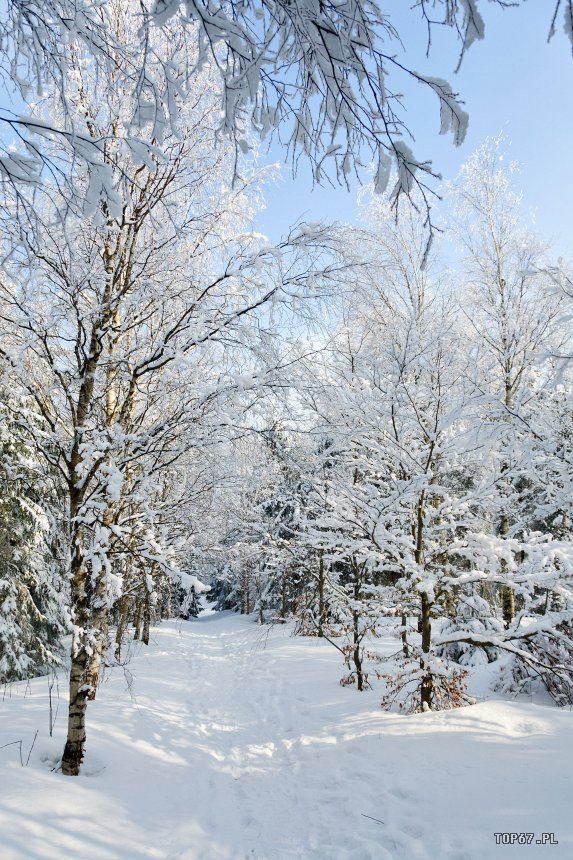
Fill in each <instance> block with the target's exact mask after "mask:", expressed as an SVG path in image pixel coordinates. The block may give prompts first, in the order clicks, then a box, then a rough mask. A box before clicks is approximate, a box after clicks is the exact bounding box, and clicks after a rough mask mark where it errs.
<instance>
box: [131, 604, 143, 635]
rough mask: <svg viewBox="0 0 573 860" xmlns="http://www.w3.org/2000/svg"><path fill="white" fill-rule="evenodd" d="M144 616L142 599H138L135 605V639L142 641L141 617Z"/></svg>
mask: <svg viewBox="0 0 573 860" xmlns="http://www.w3.org/2000/svg"><path fill="white" fill-rule="evenodd" d="M142 615H143V600H142V599H141V597H137V598H136V603H135V618H134V619H133V627H134V630H133V638H134V639H141V616H142Z"/></svg>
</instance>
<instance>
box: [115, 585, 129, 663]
mask: <svg viewBox="0 0 573 860" xmlns="http://www.w3.org/2000/svg"><path fill="white" fill-rule="evenodd" d="M118 604H119V618H118V622H117V630H116V631H115V659H116V660H117V661H118V662H119V660H120V659H121V645H122V641H123V634H124V633H125V628H126V626H127V613H128V612H129V597H128V596H127V594H123V595H122V596H121V597H120V598H119V600H118Z"/></svg>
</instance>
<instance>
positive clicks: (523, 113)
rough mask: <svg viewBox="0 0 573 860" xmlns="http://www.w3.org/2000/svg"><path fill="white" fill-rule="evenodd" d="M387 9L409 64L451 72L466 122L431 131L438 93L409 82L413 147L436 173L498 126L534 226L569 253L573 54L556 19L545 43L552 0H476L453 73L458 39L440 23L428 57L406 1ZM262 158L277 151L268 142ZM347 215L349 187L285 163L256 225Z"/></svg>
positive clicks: (277, 227) (273, 228)
mask: <svg viewBox="0 0 573 860" xmlns="http://www.w3.org/2000/svg"><path fill="white" fill-rule="evenodd" d="M381 5H382V6H383V8H385V10H386V9H390V7H391V6H392V5H394V6H395V7H396V8H397V10H398V11H397V12H392V13H390V17H391V20H392V22H393V23H394V24H395V26H396V28H397V29H398V31H399V32H400V35H401V37H402V40H403V42H404V44H405V48H406V54H405V57H406V60H407V62H408V63H409V64H410V66H411V68H413V69H415V70H416V71H420V72H427V73H428V74H432V75H434V76H437V77H444V78H446V79H447V80H449V81H450V83H451V84H452V87H453V88H454V90H455V91H456V92H459V93H460V95H461V96H462V97H463V99H464V101H465V107H466V110H467V111H468V112H469V115H470V125H469V130H468V134H467V137H466V141H465V142H464V144H463V146H461V147H459V148H456V147H455V146H454V145H453V143H452V140H451V137H449V136H448V137H442V136H440V135H439V134H438V131H439V113H438V107H437V100H436V99H435V98H432V96H431V94H429V93H426V92H425V91H424V89H423V88H422V87H421V86H419V85H417V86H416V88H415V89H414V90H413V91H412V92H406V96H407V103H406V106H407V108H408V114H407V117H406V119H407V123H408V124H409V126H410V128H411V130H412V131H413V132H414V134H415V138H416V140H415V144H414V146H413V149H414V152H415V153H416V155H417V156H418V157H419V158H429V159H431V160H432V162H433V165H434V168H435V169H436V170H437V171H438V172H440V173H441V174H442V175H443V177H444V178H445V179H448V178H449V179H452V178H454V176H455V174H456V173H457V170H458V168H459V166H460V165H461V164H462V162H463V161H464V160H465V159H466V158H467V157H468V156H469V155H470V153H471V152H473V151H474V150H475V149H476V148H477V146H479V144H480V143H482V142H483V140H484V139H485V138H486V137H496V136H497V135H498V134H499V133H500V132H503V133H504V137H505V138H506V140H507V156H508V158H510V159H515V160H517V161H519V162H520V163H521V173H520V174H519V175H517V177H516V185H517V187H518V188H520V189H521V190H523V192H524V207H525V209H526V210H529V209H533V210H535V218H536V220H535V230H536V231H537V232H538V233H539V234H540V235H541V237H542V238H543V239H545V240H548V241H551V242H552V245H553V247H554V249H555V254H556V255H563V256H565V257H569V258H570V257H572V256H573V57H572V54H571V45H570V43H569V42H568V40H567V38H566V36H565V34H564V33H563V28H562V23H561V21H559V22H558V31H557V33H556V36H555V37H554V39H553V40H552V41H551V43H550V44H547V32H548V29H549V24H550V20H551V15H552V11H553V8H554V3H553V2H550V0H528V2H526V3H525V4H524V5H523V7H522V8H509V9H505V10H502V9H500V8H499V7H498V6H497V5H496V4H493V3H491V4H481V5H482V6H483V10H482V14H483V16H484V19H485V23H486V36H485V39H484V40H483V41H482V42H478V43H474V45H473V46H472V47H471V49H470V51H469V52H468V53H467V55H466V57H465V59H464V62H463V64H462V68H461V70H460V71H459V73H458V74H455V73H454V69H455V66H456V65H457V59H458V54H459V46H458V44H457V42H456V40H455V38H454V34H453V33H452V32H451V31H449V30H447V31H446V29H445V28H442V29H441V31H440V32H438V31H436V33H435V39H434V44H433V47H432V50H431V54H430V58H429V60H428V61H426V59H425V30H424V28H423V26H422V25H421V24H419V23H418V21H417V18H416V16H415V14H414V13H413V12H412V11H411V10H410V5H411V4H410V2H409V0H394V4H392V3H391V2H389V0H387V2H386V3H383V4H381ZM268 158H269V160H275V159H276V160H279V159H280V158H281V150H280V149H279V148H278V147H275V148H273V149H272V151H271V153H270V154H269V156H268ZM300 216H303V217H304V218H306V219H308V220H318V219H328V220H334V219H336V220H340V221H350V222H352V221H353V220H355V218H356V194H355V192H353V193H348V192H347V191H346V190H344V189H343V188H336V189H331V188H315V189H314V190H313V189H312V182H311V179H310V174H309V171H308V170H307V169H301V170H300V171H299V175H298V177H297V178H296V179H293V178H292V176H291V174H290V171H289V168H288V166H286V167H284V168H283V179H282V181H281V182H280V184H279V185H278V186H277V187H276V188H274V189H273V190H272V191H271V193H270V194H269V196H268V202H267V209H266V210H265V211H264V212H263V213H261V215H260V216H259V218H258V220H257V227H258V229H261V230H263V231H264V232H266V233H268V235H269V236H270V238H271V239H273V240H276V239H277V238H278V237H279V235H280V234H281V233H283V232H284V231H285V230H286V229H287V228H288V226H289V225H290V224H291V223H293V222H294V221H295V220H296V219H297V218H298V217H300Z"/></svg>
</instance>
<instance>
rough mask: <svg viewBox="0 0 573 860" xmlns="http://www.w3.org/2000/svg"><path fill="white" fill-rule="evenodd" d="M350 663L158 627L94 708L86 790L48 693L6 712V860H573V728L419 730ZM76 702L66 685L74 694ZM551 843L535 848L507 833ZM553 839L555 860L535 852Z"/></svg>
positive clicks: (246, 635)
mask: <svg viewBox="0 0 573 860" xmlns="http://www.w3.org/2000/svg"><path fill="white" fill-rule="evenodd" d="M341 674H342V667H341V665H340V660H339V655H338V654H337V652H336V651H334V649H332V648H331V646H329V645H328V644H326V643H324V642H321V641H320V640H309V639H300V638H293V637H291V635H290V628H289V627H287V626H280V627H274V628H272V629H269V628H261V627H258V626H257V625H256V624H254V623H253V621H252V619H249V618H247V619H245V618H241V617H239V616H236V615H233V614H230V613H221V614H212V615H206V616H204V617H202V618H200V619H199V620H197V621H192V622H183V623H176V622H170V623H166V624H163V625H161V626H160V627H159V628H156V629H155V630H154V632H153V641H152V643H151V645H150V647H149V648H148V649H142V648H141V647H139V646H138V648H137V649H136V652H135V653H134V655H133V658H132V660H131V662H130V663H129V665H128V666H127V667H126V671H125V673H124V672H123V671H122V670H121V669H114V670H113V671H111V672H110V673H109V674H108V675H107V676H106V677H105V679H104V683H103V685H102V687H101V688H100V691H99V693H98V698H97V700H96V701H95V702H93V703H90V706H89V708H88V745H87V756H86V761H85V765H84V770H83V774H82V775H81V776H80V777H79V778H77V779H71V778H66V777H63V776H62V775H61V774H58V773H56V772H53V771H52V770H51V767H52V766H53V765H54V763H55V762H56V761H57V757H58V755H59V753H60V752H61V749H62V747H63V739H64V733H65V702H64V701H63V697H62V699H61V700H60V712H59V714H58V719H57V721H56V727H55V731H54V738H49V737H48V731H47V729H48V710H47V682H46V679H45V678H43V679H36V680H34V681H33V682H31V683H30V684H29V685H27V684H15V685H12V687H11V688H8V689H7V691H6V695H5V697H4V701H3V702H2V701H0V746H1V745H2V744H6V743H9V742H11V741H14V740H18V739H22V741H23V744H22V748H23V752H24V760H25V758H26V756H27V754H28V750H29V749H30V746H31V743H32V740H33V737H34V732H35V731H36V729H38V730H39V734H38V740H37V742H36V744H35V746H34V749H33V750H32V754H31V756H30V763H29V766H28V767H21V765H20V761H19V754H18V747H16V746H11V747H5V748H4V749H2V750H0V768H2V781H1V783H0V784H1V786H2V788H1V797H0V860H63V859H64V858H66V857H68V856H73V857H76V858H78V860H149V858H152V860H243V859H244V858H245V860H246V858H257V860H297V858H301V859H302V860H490V858H491V860H493V858H496V860H497V858H503V860H506V858H517V857H519V858H531V860H538V858H539V860H542V858H551V860H569V858H571V857H573V826H572V821H571V814H570V808H571V801H572V798H573V792H572V786H573V781H572V771H573V768H572V765H573V749H572V747H573V744H572V742H571V741H572V714H571V713H570V712H568V711H560V710H558V709H556V708H553V707H548V706H540V705H533V704H529V703H522V702H519V703H518V702H506V701H500V700H491V701H488V702H483V703H482V704H479V705H476V706H474V707H471V708H464V709H460V710H457V711H450V712H444V713H438V714H421V715H417V716H411V717H405V716H402V715H396V714H387V713H384V712H383V711H381V709H380V707H379V694H378V693H377V692H375V691H367V692H365V693H363V694H359V693H357V692H356V690H355V689H348V688H343V687H340V686H339V684H338V679H339V677H340V675H341ZM60 684H61V685H63V684H64V681H63V680H61V681H60ZM499 832H524V833H534V834H535V836H534V841H533V843H532V844H531V845H504V844H499V845H496V844H495V839H494V833H499ZM548 832H552V833H554V834H555V839H556V840H557V841H558V844H556V845H541V844H538V843H537V841H536V840H537V838H540V837H541V834H542V833H548Z"/></svg>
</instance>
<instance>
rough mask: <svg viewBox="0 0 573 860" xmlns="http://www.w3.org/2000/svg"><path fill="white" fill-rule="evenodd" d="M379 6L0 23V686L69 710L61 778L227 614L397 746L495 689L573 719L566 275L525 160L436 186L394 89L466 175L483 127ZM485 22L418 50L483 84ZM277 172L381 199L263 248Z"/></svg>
mask: <svg viewBox="0 0 573 860" xmlns="http://www.w3.org/2000/svg"><path fill="white" fill-rule="evenodd" d="M379 5H381V6H384V5H386V4H378V3H375V2H361V0H345V2H343V3H338V2H332V3H331V2H328V3H322V2H321V3H316V4H315V3H313V2H310V0H309V2H303V0H296V2H292V3H287V2H286V0H285V2H269V0H246V2H245V3H240V4H235V3H229V4H226V3H218V2H214V3H210V2H200V0H188V2H186V3H182V4H180V3H178V2H167V0H156V2H154V3H139V2H135V0H101V2H98V3H88V2H87V0H86V2H83V0H76V2H71V0H46V2H40V0H8V2H7V3H5V4H3V6H4V8H3V9H2V11H1V12H0V15H1V16H2V18H3V19H4V22H3V30H2V31H1V32H0V81H1V89H0V94H2V93H4V94H5V95H6V99H5V101H6V103H8V96H9V97H10V100H11V104H12V108H10V109H7V108H0V136H1V145H0V209H1V211H0V321H1V322H0V326H1V328H0V684H1V685H2V689H3V690H4V700H6V695H7V693H6V691H9V690H11V689H12V687H13V686H14V685H15V684H16V685H17V684H18V683H19V682H24V683H28V682H29V681H30V680H31V679H34V678H41V677H44V676H46V675H48V677H52V678H55V677H58V678H59V684H60V686H61V687H62V695H64V687H67V686H69V700H68V701H67V702H66V704H65V709H66V711H67V714H66V716H65V717H64V716H62V715H60V721H61V720H64V721H65V720H67V726H66V728H65V745H64V746H63V747H62V749H60V750H59V754H58V755H57V756H56V757H55V758H54V769H55V770H57V772H58V773H61V774H63V775H65V776H70V775H71V776H77V775H78V774H79V773H80V772H81V770H82V769H83V766H82V762H83V761H84V757H85V754H86V753H85V748H86V738H87V743H88V747H89V737H90V713H91V709H92V707H93V708H95V705H92V704H91V702H92V701H93V700H96V699H97V700H98V704H99V698H100V696H101V695H102V692H101V691H102V690H103V691H105V689H106V687H105V683H104V684H103V685H102V679H104V680H105V677H106V673H109V672H110V671H112V670H113V668H114V667H116V668H117V667H121V668H122V670H123V671H129V666H130V660H131V656H132V654H133V648H134V644H133V643H134V641H135V642H136V643H142V644H143V645H144V646H145V645H149V643H150V639H151V640H153V631H154V630H155V629H156V628H157V625H159V624H160V622H165V623H166V624H167V627H166V628H165V629H166V630H171V629H172V628H171V627H169V624H172V623H174V620H176V619H178V622H177V623H181V622H182V620H185V619H187V620H188V621H189V623H190V624H193V623H196V622H194V621H193V619H195V618H197V616H198V615H200V614H201V613H204V612H205V608H206V607H209V608H210V611H211V612H221V613H223V615H224V613H225V612H227V615H228V614H229V612H232V613H236V615H235V616H234V618H235V621H234V622H233V623H235V624H239V623H240V622H242V620H248V621H249V623H250V624H252V625H253V629H255V628H256V629H257V630H259V631H263V630H267V631H270V632H271V635H272V636H276V635H279V636H280V635H282V634H281V631H283V630H288V631H289V635H290V633H291V632H292V635H293V636H294V637H295V639H296V638H297V637H301V638H300V641H301V642H309V640H310V639H312V642H310V644H309V646H308V647H309V649H310V650H309V652H308V654H309V656H308V658H307V659H308V660H312V653H313V651H312V649H313V648H314V647H315V644H316V645H317V646H318V645H320V647H322V646H324V649H325V651H324V653H325V654H328V653H331V654H332V657H331V660H332V661H333V665H334V667H335V671H334V674H332V676H330V675H329V678H330V681H329V685H330V686H331V687H332V688H333V690H334V691H335V692H334V693H333V695H335V694H336V695H338V694H337V693H336V688H337V687H341V688H342V691H343V692H344V695H346V696H350V695H352V696H354V697H356V700H357V701H358V700H360V696H361V695H362V694H368V695H369V696H374V697H375V699H376V707H377V708H378V709H380V710H381V712H382V713H389V714H392V713H402V714H415V713H419V714H420V715H423V714H425V713H427V712H433V711H447V710H449V709H457V708H461V707H462V706H465V705H475V704H476V702H478V701H479V700H480V698H481V697H482V696H483V684H481V681H479V679H481V678H482V677H483V676H482V675H481V674H480V672H482V673H483V672H484V671H485V672H487V673H489V674H488V678H489V679H490V682H491V685H492V686H491V689H490V693H491V692H492V691H494V692H495V694H496V695H499V696H505V697H506V698H507V700H508V701H509V700H511V697H519V696H522V695H524V694H527V695H530V694H532V692H535V691H537V692H539V691H541V694H542V695H543V696H544V697H545V699H544V701H547V702H551V703H552V704H553V706H558V707H559V708H562V709H563V710H564V711H567V710H569V711H570V709H571V707H572V706H573V420H572V419H573V398H572V385H573V337H572V329H571V319H572V315H573V268H572V267H571V265H570V264H569V263H568V262H567V261H566V260H565V259H563V258H561V257H559V258H556V257H555V255H554V252H553V251H552V249H551V248H550V247H548V246H547V245H546V244H545V243H544V241H543V240H542V239H541V238H540V237H539V236H538V235H536V232H535V225H534V224H533V222H532V219H531V218H530V216H529V214H528V212H527V210H526V207H524V205H523V201H522V194H521V189H520V173H519V165H518V164H517V163H515V162H514V161H512V160H511V159H510V158H509V157H508V155H507V148H506V143H507V142H506V140H505V139H504V136H503V135H501V134H500V135H499V137H496V138H488V139H487V140H485V141H484V142H483V143H482V145H481V146H479V148H477V150H476V151H475V152H474V153H473V155H471V157H470V158H469V159H468V160H467V161H466V162H465V163H464V164H463V166H462V168H461V169H460V171H459V172H458V173H457V175H456V176H450V177H446V178H444V179H443V180H440V177H438V176H437V174H435V173H434V172H433V169H432V167H431V164H430V162H428V161H426V160H424V159H423V158H422V157H421V156H418V155H415V154H414V152H413V150H412V148H411V146H410V144H409V143H407V142H406V141H407V134H406V131H407V129H406V125H405V123H406V119H405V116H404V114H403V113H402V112H401V101H400V97H399V96H397V95H396V90H395V87H396V86H399V83H396V82H395V81H396V79H399V78H400V76H402V75H405V76H409V77H412V76H414V77H415V78H416V80H417V82H419V83H420V84H422V86H423V87H424V88H425V90H426V91H427V93H428V98H429V99H431V100H433V102H434V103H435V104H436V106H437V112H438V114H439V117H440V123H441V132H442V133H444V134H447V135H449V136H450V137H451V139H452V142H453V144H454V145H455V144H460V143H461V141H462V140H463V138H464V135H465V130H466V127H467V115H466V113H465V110H464V108H463V106H462V105H463V102H462V101H461V99H460V98H459V97H458V95H457V94H456V93H455V92H454V91H453V89H452V88H451V86H450V85H449V84H448V83H447V82H446V81H444V80H442V79H440V78H431V77H422V76H421V75H418V74H417V73H416V72H414V71H413V70H412V68H413V66H414V65H415V61H414V60H412V63H411V65H404V62H403V61H401V60H399V59H397V56H396V55H395V54H394V53H393V48H392V50H391V47H390V45H389V43H391V42H392V40H397V41H399V34H398V33H397V32H396V31H395V30H394V28H393V26H392V24H391V23H390V20H389V19H388V18H386V17H385V15H383V14H382V12H381V10H380V9H379ZM482 5H485V4H480V3H478V2H477V0H463V2H455V0H434V2H429V0H418V2H414V3H412V14H414V12H416V13H417V14H418V15H420V16H421V17H422V19H423V21H424V22H425V23H426V25H427V27H428V32H429V33H430V32H431V31H432V28H433V27H436V26H440V25H446V26H447V27H449V28H451V30H452V39H453V41H454V43H455V40H456V39H457V40H458V48H459V50H460V51H461V56H462V57H463V55H464V53H465V51H466V50H469V49H470V48H471V45H472V43H473V42H474V41H476V40H478V39H480V38H482V36H483V21H482V17H481V14H480V11H479V8H480V7H481V6H482ZM502 5H504V4H502ZM505 5H507V4H505ZM517 5H520V4H517ZM548 5H549V6H551V7H552V6H555V10H554V17H553V19H552V20H551V14H549V19H548V26H549V25H550V26H551V28H552V31H554V30H555V28H556V27H557V26H560V27H561V26H562V21H564V26H565V31H566V33H568V34H569V35H570V36H571V37H572V38H573V26H572V22H573V9H572V6H571V3H570V2H569V3H560V2H559V3H557V4H548ZM550 12H551V10H550ZM512 14H525V11H524V12H522V11H521V10H515V11H514V12H513V13H512ZM563 15H564V16H565V17H564V19H563ZM429 38H430V37H429ZM460 61H461V59H460ZM2 98H3V96H2ZM0 100H2V99H0ZM14 105H17V106H18V107H17V108H16V107H14ZM267 138H273V140H277V139H278V140H279V141H280V142H281V145H282V146H283V147H284V152H285V157H286V158H289V159H290V160H291V161H292V163H293V165H296V164H297V163H298V161H299V160H301V159H302V160H306V161H307V162H309V163H310V164H311V166H312V172H313V177H314V180H315V181H316V182H317V183H320V182H321V181H323V180H324V179H325V177H327V178H328V179H329V180H332V181H334V182H339V183H342V184H343V185H344V184H347V183H348V182H349V178H350V177H351V176H352V177H359V182H360V186H361V187H360V190H359V193H358V207H359V212H360V221H359V223H357V224H356V223H355V224H349V223H345V220H344V217H340V218H339V217H335V218H333V220H332V221H331V222H330V223H327V222H322V221H306V220H299V221H297V222H296V223H295V224H293V225H292V226H291V228H290V230H289V231H288V233H287V234H286V235H285V236H284V237H283V238H282V239H281V240H280V241H279V242H277V243H271V242H270V241H269V239H268V238H267V237H266V236H265V235H263V234H262V233H261V232H258V231H257V229H256V228H255V226H254V225H255V219H256V216H257V213H259V212H260V211H261V210H262V209H264V206H265V199H267V198H268V197H269V196H270V195H273V194H277V193H280V188H279V187H278V185H277V168H276V167H275V166H273V165H269V164H268V160H267V162H265V161H264V159H261V157H260V153H261V152H262V148H263V146H264V141H265V140H266V139H267ZM418 159H419V160H418ZM438 204H439V205H438ZM243 616H244V619H242V617H243ZM222 617H223V616H222ZM225 617H227V616H225ZM237 629H240V630H242V629H243V628H237ZM277 631H278V633H277ZM158 635H159V634H158ZM164 635H166V634H164ZM267 635H269V634H268V633H267ZM381 643H384V645H383V646H382V644H381ZM138 647H139V645H138ZM190 653H191V652H190ZM320 653H321V654H322V653H323V652H322V651H321V652H320ZM189 659H191V657H190V658H189ZM193 659H194V658H193ZM321 659H324V658H321ZM254 662H255V663H256V660H255V661H254ZM317 665H318V664H317ZM476 678H477V679H478V681H479V682H476V680H475V679H476ZM262 695H263V694H262V693H261V696H262ZM327 695H328V693H327ZM340 695H342V693H340ZM372 701H373V700H372V699H370V702H372ZM358 706H359V705H357V706H356V707H358ZM68 707H69V711H68ZM102 707H103V705H102ZM265 707H266V706H265ZM51 708H52V699H51V698H50V735H51V734H52V714H51ZM61 708H62V710H63V709H64V704H63V703H61ZM2 737H4V735H2ZM14 742H15V741H11V743H14ZM20 756H22V744H21V742H20ZM28 757H29V756H28ZM86 761H88V762H89V755H88V756H87V759H86ZM366 817H369V816H366ZM370 817H371V816H370ZM374 820H376V819H374ZM545 835H546V834H545ZM404 850H405V852H406V853H404V854H401V853H396V854H395V855H393V854H388V855H387V856H388V857H389V858H391V857H394V856H395V857H402V856H404V857H414V854H411V855H409V854H408V850H407V849H404ZM9 856H10V857H12V856H14V857H24V856H25V855H24V854H22V855H20V854H14V855H9ZM29 856H32V855H29ZM33 856H34V857H36V856H37V857H38V858H40V857H43V856H46V857H55V855H54V854H46V855H43V854H40V853H38V855H33ZM61 856H63V855H61ZM90 856H91V855H90ZM95 856H96V855H95V854H94V857H95ZM97 856H98V857H99V856H101V857H103V856H105V857H108V856H109V857H112V856H117V857H119V856H122V857H123V856H127V855H123V854H121V855H120V854H117V855H112V854H109V855H108V854H105V855H104V854H101V855H97ZM133 856H134V857H135V856H137V857H139V856H144V855H139V854H138V855H135V854H134V855H133ZM145 856H148V855H145ZM149 856H160V855H151V854H150V855H149ZM165 856H167V855H165ZM169 856H170V857H171V856H173V857H175V856H176V855H175V854H170V855H169ZM177 856H179V855H177ZM189 856H190V857H191V856H193V857H195V856H197V857H198V856H203V855H199V854H197V855H194V854H193V855H189ZM204 856H205V857H207V858H208V857H213V858H214V857H219V856H221V857H223V856H227V855H223V854H220V855H219V854H216V853H215V852H214V851H213V853H211V854H210V853H209V851H208V850H207V852H206V853H205V855H204ZM228 856H230V857H235V856H236V857H238V856H239V854H236V855H235V854H230V855H228ZM240 856H241V857H242V856H247V854H244V855H243V854H241V855H240ZM249 856H251V855H249ZM254 856H260V857H262V858H271V857H273V856H276V857H279V856H280V857H283V856H284V857H287V856H292V857H294V856H301V857H303V856H308V857H326V856H329V857H330V856H332V857H334V856H336V857H338V856H340V857H341V858H342V857H347V856H348V857H350V856H351V854H343V853H341V854H340V855H338V854H336V855H335V854H328V855H327V854H326V853H325V854H321V853H320V852H319V853H317V854H313V853H311V852H310V851H309V853H308V854H300V855H298V854H297V855H295V854H290V855H289V854H284V855H283V854H280V855H279V854H278V853H277V854H276V855H273V854H270V853H269V854H266V853H261V854H257V855H254ZM352 856H354V855H352ZM355 856H356V857H357V858H358V857H360V858H365V857H367V856H373V857H374V856H380V857H382V856H386V855H382V854H377V853H374V854H372V855H369V854H366V853H360V852H359V853H357V854H356V855H355ZM415 856H424V857H425V856H426V855H421V854H420V855H415ZM434 856H437V855H434ZM443 856H445V855H443ZM448 856H450V855H448ZM453 856H454V855H452V857H453ZM456 856H460V857H461V856H462V855H456ZM464 856H469V855H464ZM472 856H473V855H472ZM482 856H484V855H482ZM492 856H493V855H492ZM496 856H497V855H496ZM529 856H533V855H531V854H530V855H529ZM537 856H541V855H537ZM555 856H557V855H555Z"/></svg>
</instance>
